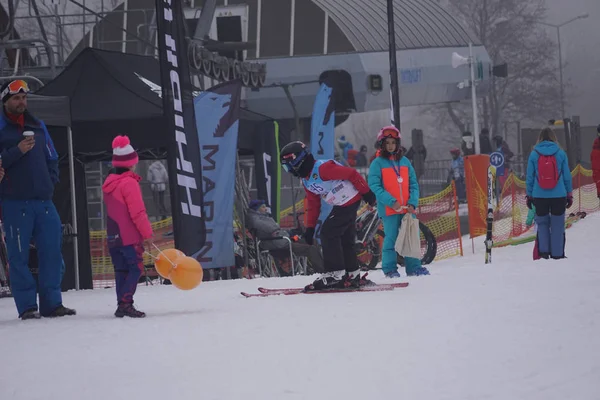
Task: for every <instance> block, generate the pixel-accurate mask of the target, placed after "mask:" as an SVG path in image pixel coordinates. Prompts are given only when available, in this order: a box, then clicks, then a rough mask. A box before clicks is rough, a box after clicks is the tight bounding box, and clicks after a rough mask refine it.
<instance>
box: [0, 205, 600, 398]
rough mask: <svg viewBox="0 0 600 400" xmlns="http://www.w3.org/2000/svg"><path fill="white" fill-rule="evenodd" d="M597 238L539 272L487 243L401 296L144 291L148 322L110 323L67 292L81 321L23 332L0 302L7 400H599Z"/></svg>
mask: <svg viewBox="0 0 600 400" xmlns="http://www.w3.org/2000/svg"><path fill="white" fill-rule="evenodd" d="M598 237H600V215H591V216H589V217H588V218H586V219H585V220H583V221H581V222H578V223H577V224H576V225H575V226H574V227H573V228H572V229H570V230H569V231H568V237H567V256H568V257H569V258H568V259H567V260H562V261H538V262H533V261H532V256H531V251H532V244H527V245H523V246H519V247H508V248H504V249H498V250H495V251H494V263H493V264H492V265H487V266H486V265H484V264H483V254H482V253H481V251H482V249H483V246H482V244H481V243H480V242H481V241H482V240H480V239H478V240H477V246H476V248H477V252H478V254H475V255H472V254H467V255H466V256H465V257H463V258H454V259H451V260H448V261H445V262H439V263H436V264H434V265H431V266H430V270H431V272H432V275H431V276H429V277H419V278H409V279H408V280H409V281H410V286H409V287H408V288H405V289H396V290H395V291H393V292H378V293H343V294H324V295H311V296H307V295H298V296H288V297H284V296H276V297H269V298H252V299H246V298H243V297H242V296H240V294H239V292H240V291H242V290H243V291H255V289H256V287H258V286H269V287H288V286H301V285H303V284H305V283H306V282H308V281H309V280H310V278H308V277H296V278H282V279H261V280H252V281H248V280H238V281H222V282H211V283H203V284H202V285H201V286H200V287H199V288H197V289H196V290H194V291H192V292H181V291H178V290H177V289H175V288H174V287H171V286H164V287H157V286H154V287H140V289H139V291H138V294H137V295H136V304H137V305H139V307H140V308H141V309H142V310H144V311H146V312H147V313H148V317H147V318H146V319H144V320H131V319H116V318H114V317H113V316H112V313H113V312H114V308H115V295H114V293H113V291H112V290H94V291H83V292H78V293H75V292H69V293H66V294H65V296H64V301H65V304H66V305H68V306H70V307H75V308H77V311H78V315H77V316H76V317H66V318H63V319H58V320H48V319H42V320H37V321H19V320H17V319H16V313H15V308H14V304H13V302H12V300H11V299H0V339H1V343H2V345H1V346H2V347H1V353H0V354H1V356H0V361H1V362H0V365H1V369H0V371H1V372H0V399H3V400H4V399H7V400H8V399H13V400H55V399H56V400H59V399H61V400H64V399H86V400H100V399H102V400H103V399H109V400H121V399H128V400H129V399H145V400H164V399H178V400H187V399H194V400H196V399H203V400H208V399H224V400H236V399H261V400H271V399H273V400H280V399H343V400H349V399H411V400H417V399H418V400H468V399H473V400H483V399H487V400H517V399H518V400H553V399H556V400H566V399H576V400H597V399H599V398H600V357H599V356H598V354H600V289H599V288H600V262H598V253H597V251H596V248H595V246H596V245H597V244H598ZM470 249H471V246H470V243H465V251H466V252H468V253H470ZM371 277H372V278H373V279H374V280H376V281H383V278H382V276H381V272H374V273H372V274H371ZM403 279H406V278H403Z"/></svg>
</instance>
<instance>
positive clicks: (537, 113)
mask: <svg viewBox="0 0 600 400" xmlns="http://www.w3.org/2000/svg"><path fill="white" fill-rule="evenodd" d="M446 3H447V5H448V6H449V7H450V8H451V10H452V11H453V14H454V16H455V17H456V18H457V19H458V20H459V22H462V23H463V24H464V25H465V26H467V27H468V28H470V29H471V31H473V32H475V33H476V34H477V36H478V37H479V39H480V41H481V44H482V45H484V46H485V48H486V50H487V52H488V54H489V56H490V58H491V61H492V64H493V65H500V64H502V63H504V62H506V63H507V64H508V77H506V78H497V77H494V76H492V77H491V81H490V82H489V91H487V93H486V94H485V95H484V96H483V97H482V99H481V101H480V103H479V111H480V115H481V116H482V119H483V121H482V122H483V125H482V127H485V128H489V129H490V130H491V131H492V132H493V134H498V133H499V132H500V126H501V124H502V123H503V122H506V121H523V120H531V121H547V120H548V119H551V118H552V117H554V116H556V115H558V110H559V109H560V107H559V102H560V94H559V93H560V86H559V82H558V73H557V72H558V63H557V50H556V44H555V43H554V42H553V41H552V40H551V39H550V38H549V37H548V35H547V34H546V31H545V30H544V29H543V28H542V27H541V26H540V25H538V24H536V23H535V22H536V21H539V20H542V19H544V18H545V15H546V6H545V0H447V1H446ZM426 112H427V113H433V114H434V115H436V118H437V120H438V123H440V122H444V123H447V122H449V121H451V122H452V123H453V124H454V125H455V126H456V127H457V129H458V131H461V132H462V131H464V130H465V129H466V122H467V121H470V120H471V115H470V114H471V113H470V108H469V105H468V104H462V103H453V104H450V103H448V104H443V105H438V106H435V107H430V108H428V109H426Z"/></svg>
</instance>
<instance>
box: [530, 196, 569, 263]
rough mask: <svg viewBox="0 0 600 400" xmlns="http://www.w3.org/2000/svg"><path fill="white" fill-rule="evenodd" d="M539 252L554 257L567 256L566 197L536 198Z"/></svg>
mask: <svg viewBox="0 0 600 400" xmlns="http://www.w3.org/2000/svg"><path fill="white" fill-rule="evenodd" d="M534 204H535V214H536V216H535V223H536V224H537V226H538V233H537V237H538V251H539V252H540V253H545V254H549V255H550V256H552V257H564V255H565V210H566V206H567V199H566V197H556V198H535V199H534Z"/></svg>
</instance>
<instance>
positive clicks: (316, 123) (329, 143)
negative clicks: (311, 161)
mask: <svg viewBox="0 0 600 400" xmlns="http://www.w3.org/2000/svg"><path fill="white" fill-rule="evenodd" d="M332 92H333V90H332V89H331V88H330V87H329V86H327V85H326V84H324V83H323V84H321V89H320V90H319V93H318V94H317V97H316V98H315V104H314V106H313V113H312V121H311V132H310V152H311V153H312V154H313V156H314V157H315V158H316V159H317V160H333V156H334V146H335V124H334V122H335V110H334V109H333V106H334V104H333V101H331V100H332V99H331V94H332Z"/></svg>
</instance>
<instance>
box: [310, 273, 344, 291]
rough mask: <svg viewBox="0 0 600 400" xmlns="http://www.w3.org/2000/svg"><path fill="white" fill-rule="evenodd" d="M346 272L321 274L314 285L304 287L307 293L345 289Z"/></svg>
mask: <svg viewBox="0 0 600 400" xmlns="http://www.w3.org/2000/svg"><path fill="white" fill-rule="evenodd" d="M345 275H346V271H344V270H341V271H332V272H325V273H324V274H321V276H319V277H318V278H317V279H315V281H314V282H313V283H311V284H310V285H306V286H305V287H304V291H305V292H309V291H311V290H327V289H343V288H345V287H346V286H345V283H346V280H345V279H344V277H345Z"/></svg>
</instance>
